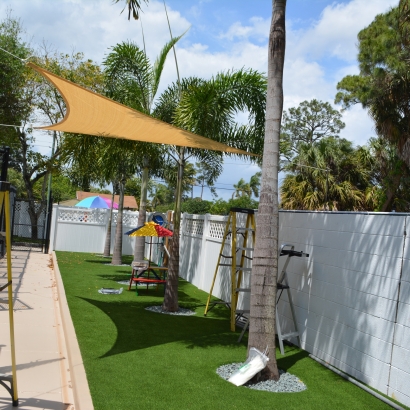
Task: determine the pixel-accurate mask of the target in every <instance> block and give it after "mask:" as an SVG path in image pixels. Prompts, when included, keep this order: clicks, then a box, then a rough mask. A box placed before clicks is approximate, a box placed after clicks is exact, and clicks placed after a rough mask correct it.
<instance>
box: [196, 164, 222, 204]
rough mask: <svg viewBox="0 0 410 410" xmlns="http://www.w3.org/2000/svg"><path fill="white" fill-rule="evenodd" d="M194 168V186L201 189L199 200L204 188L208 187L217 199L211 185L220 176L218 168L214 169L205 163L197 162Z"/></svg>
mask: <svg viewBox="0 0 410 410" xmlns="http://www.w3.org/2000/svg"><path fill="white" fill-rule="evenodd" d="M195 167H196V185H197V186H200V187H201V199H202V196H203V194H204V188H205V187H208V188H209V189H210V191H211V194H212V196H213V197H217V196H218V195H217V193H216V189H215V187H213V184H214V183H215V181H216V180H217V178H218V177H219V175H220V174H221V169H220V168H214V167H212V166H211V165H210V164H208V163H207V162H197V163H196V164H195Z"/></svg>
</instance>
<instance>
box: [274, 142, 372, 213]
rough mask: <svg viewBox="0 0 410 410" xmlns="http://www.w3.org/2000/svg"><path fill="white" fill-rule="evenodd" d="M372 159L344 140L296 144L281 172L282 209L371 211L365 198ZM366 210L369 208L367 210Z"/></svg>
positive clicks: (369, 181)
mask: <svg viewBox="0 0 410 410" xmlns="http://www.w3.org/2000/svg"><path fill="white" fill-rule="evenodd" d="M372 164H373V159H372V157H371V155H370V152H369V150H367V149H366V148H361V147H359V148H354V147H353V144H352V142H350V141H348V140H346V139H344V138H335V137H326V138H322V139H320V140H317V141H316V142H314V143H312V144H304V143H303V144H300V146H299V152H298V154H297V155H296V156H295V157H294V158H293V161H292V163H291V164H289V165H288V166H287V167H286V168H285V170H286V171H288V172H290V173H288V174H287V175H286V177H285V179H284V181H283V183H282V186H281V189H280V191H281V205H282V207H283V208H284V209H304V210H333V211H337V210H339V211H359V210H371V211H373V210H374V206H375V204H374V203H371V201H370V202H369V200H368V199H366V193H367V192H369V191H368V190H369V189H370V188H371V186H372V178H371V174H372V166H373V165H372ZM369 207H370V209H369Z"/></svg>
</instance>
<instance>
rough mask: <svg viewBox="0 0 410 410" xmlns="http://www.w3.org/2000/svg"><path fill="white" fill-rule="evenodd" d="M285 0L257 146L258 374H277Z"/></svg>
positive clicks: (254, 329) (254, 331) (275, 28)
mask: <svg viewBox="0 0 410 410" xmlns="http://www.w3.org/2000/svg"><path fill="white" fill-rule="evenodd" d="M285 11H286V0H274V1H273V10H272V23H271V27H270V35H269V54H268V94H267V99H266V126H265V140H264V148H263V166H262V184H261V195H260V202H259V208H258V214H257V218H256V227H257V228H256V243H255V251H254V254H253V264H252V276H251V289H252V292H251V302H250V304H251V306H250V327H249V339H248V348H250V347H256V348H257V349H259V350H261V351H264V350H265V349H266V348H267V349H268V352H269V362H268V364H267V366H266V368H265V369H264V370H263V371H262V375H261V376H262V378H265V379H274V380H278V379H279V372H278V367H277V363H276V356H275V351H276V346H275V333H276V330H275V329H276V322H275V320H276V316H275V310H276V309H275V308H276V289H277V285H276V283H277V275H278V237H279V232H278V225H279V212H278V211H279V210H278V170H279V138H280V124H281V118H282V111H283V66H284V61H285V43H286V29H285Z"/></svg>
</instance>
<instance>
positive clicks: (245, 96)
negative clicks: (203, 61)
mask: <svg viewBox="0 0 410 410" xmlns="http://www.w3.org/2000/svg"><path fill="white" fill-rule="evenodd" d="M265 92H266V80H265V78H264V77H263V76H262V75H261V74H259V73H257V72H255V71H252V70H238V71H231V72H228V73H222V74H218V75H216V76H215V77H212V78H211V79H210V80H203V79H198V78H189V79H182V80H181V81H180V82H179V83H178V84H173V85H172V86H171V87H169V88H168V89H167V90H166V91H165V92H164V93H163V94H162V95H161V97H160V98H159V100H158V104H157V106H156V108H155V110H154V113H155V115H156V116H157V117H158V118H160V119H162V120H163V121H166V122H170V123H172V124H174V125H176V126H178V127H180V128H183V129H186V130H188V131H191V132H194V133H196V134H198V135H202V136H204V137H208V138H211V139H214V140H217V141H219V142H222V143H225V144H227V145H231V146H234V147H236V148H239V149H243V150H248V151H250V152H254V153H258V152H260V149H261V146H262V142H261V141H262V140H263V137H262V133H263V124H264V113H265V101H266V99H265ZM238 111H248V112H249V124H247V125H238V124H237V123H236V122H235V114H236V113H237V112H238ZM258 150H259V151H258ZM169 155H170V156H172V157H173V158H174V159H175V161H176V162H177V163H178V178H177V182H178V184H177V192H181V188H182V180H183V170H184V166H185V163H186V161H187V159H188V158H189V157H191V156H193V157H195V158H196V159H197V160H199V161H201V162H208V163H209V164H210V165H211V166H212V167H222V154H221V153H219V152H215V151H207V150H199V149H191V148H183V147H179V148H176V147H174V148H173V149H172V151H170V154H169ZM174 211H175V212H174V236H173V239H172V246H171V251H170V254H171V257H170V262H169V270H168V281H167V286H166V292H165V298H164V304H163V309H164V310H166V311H176V310H177V309H178V293H177V291H178V270H179V227H180V213H181V197H180V196H179V195H178V196H177V197H176V201H175V208H174Z"/></svg>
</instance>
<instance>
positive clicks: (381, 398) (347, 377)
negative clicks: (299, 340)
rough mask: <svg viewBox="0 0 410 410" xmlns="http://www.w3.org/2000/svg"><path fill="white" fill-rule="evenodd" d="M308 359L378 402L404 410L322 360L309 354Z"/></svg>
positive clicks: (397, 409)
mask: <svg viewBox="0 0 410 410" xmlns="http://www.w3.org/2000/svg"><path fill="white" fill-rule="evenodd" d="M309 357H310V358H311V359H313V360H316V361H317V362H318V363H320V364H321V365H322V366H325V367H327V368H328V369H329V370H331V371H332V372H335V373H336V374H338V375H339V376H342V377H343V378H344V379H346V380H348V381H349V382H351V383H353V384H354V385H356V386H357V387H360V388H361V389H363V390H364V391H367V393H370V394H371V395H373V396H374V397H377V398H378V399H379V400H381V401H383V402H385V403H386V404H388V405H389V406H391V407H393V408H394V409H396V410H405V409H404V408H403V407H400V406H399V405H398V404H396V403H393V402H392V401H390V400H389V399H386V397H384V396H382V395H381V394H379V393H376V392H375V391H374V390H372V389H370V388H369V387H367V386H365V385H364V384H362V383H359V382H358V381H357V380H355V379H353V378H352V377H350V376H348V375H347V374H345V373H343V372H341V371H340V370H338V369H336V368H335V367H333V366H332V365H330V364H328V363H326V362H324V361H323V360H322V359H319V358H318V357H316V356H313V354H310V355H309Z"/></svg>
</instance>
